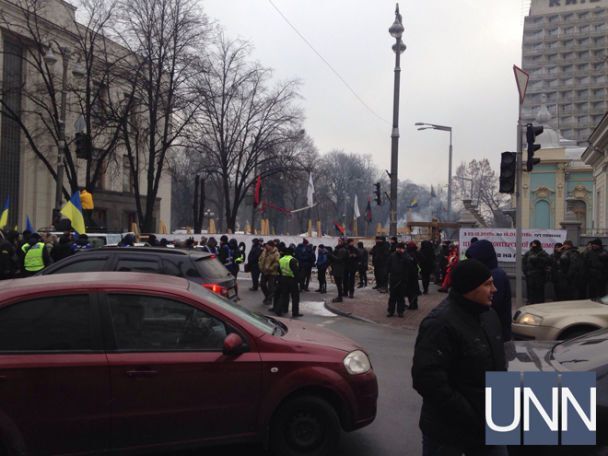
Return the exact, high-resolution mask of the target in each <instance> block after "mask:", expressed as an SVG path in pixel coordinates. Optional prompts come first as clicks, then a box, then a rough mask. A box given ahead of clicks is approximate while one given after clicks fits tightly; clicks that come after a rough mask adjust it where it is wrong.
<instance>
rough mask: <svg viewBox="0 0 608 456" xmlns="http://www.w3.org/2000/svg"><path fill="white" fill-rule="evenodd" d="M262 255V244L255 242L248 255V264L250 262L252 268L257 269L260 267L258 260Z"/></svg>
mask: <svg viewBox="0 0 608 456" xmlns="http://www.w3.org/2000/svg"><path fill="white" fill-rule="evenodd" d="M261 255H262V247H261V246H260V244H253V245H252V246H251V250H250V251H249V255H248V256H247V264H249V268H250V269H252V270H255V269H257V268H258V261H259V260H260V256H261Z"/></svg>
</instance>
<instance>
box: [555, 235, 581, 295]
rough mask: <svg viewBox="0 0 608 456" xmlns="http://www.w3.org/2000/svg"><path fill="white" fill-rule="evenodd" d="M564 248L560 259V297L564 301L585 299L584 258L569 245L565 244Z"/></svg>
mask: <svg viewBox="0 0 608 456" xmlns="http://www.w3.org/2000/svg"><path fill="white" fill-rule="evenodd" d="M566 242H567V241H566ZM564 248H565V249H564V251H563V252H562V254H561V256H560V257H559V276H560V280H559V283H560V293H559V294H560V297H561V299H562V300H569V299H583V298H584V297H585V292H584V290H585V265H584V260H583V256H582V255H581V254H580V253H579V251H578V250H577V249H576V248H574V247H573V246H570V245H568V244H567V243H564Z"/></svg>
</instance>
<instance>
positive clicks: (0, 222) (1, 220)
mask: <svg viewBox="0 0 608 456" xmlns="http://www.w3.org/2000/svg"><path fill="white" fill-rule="evenodd" d="M8 202H9V199H8V196H7V197H6V201H5V202H4V208H3V209H2V213H0V228H4V227H5V226H6V225H8Z"/></svg>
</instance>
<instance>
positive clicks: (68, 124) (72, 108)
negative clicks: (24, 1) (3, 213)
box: [0, 0, 171, 231]
mask: <svg viewBox="0 0 608 456" xmlns="http://www.w3.org/2000/svg"><path fill="white" fill-rule="evenodd" d="M29 3H32V2H29ZM38 4H39V5H41V6H42V8H41V9H40V10H39V11H38V15H37V17H38V21H37V24H38V25H37V26H38V27H40V31H41V33H43V34H44V36H45V37H46V36H48V37H51V38H50V40H51V39H52V42H53V43H55V44H54V45H53V46H55V47H56V48H55V53H57V47H59V48H60V49H67V50H68V53H71V54H72V58H69V57H68V59H67V64H66V69H67V70H68V71H67V72H65V73H63V74H64V76H63V77H64V78H66V77H67V78H68V83H73V84H76V83H77V82H75V81H72V78H73V77H75V75H76V73H75V71H74V70H75V65H77V64H78V59H77V57H76V54H77V53H78V42H77V39H78V32H79V31H80V32H82V28H83V27H84V26H83V25H80V24H78V23H77V22H76V20H75V14H76V8H75V7H74V6H73V5H71V4H69V3H67V2H65V1H63V0H46V1H44V2H38ZM25 25H26V16H25V15H24V13H23V12H22V10H21V9H20V8H19V6H18V1H17V0H0V51H1V55H0V75H1V80H0V87H1V92H2V93H1V94H2V96H3V98H4V103H5V105H6V106H8V107H9V108H10V109H11V110H12V111H14V112H16V113H18V114H20V115H21V118H22V121H23V122H24V123H25V125H26V126H27V127H28V128H29V129H30V131H32V132H36V134H37V135H39V136H37V137H36V138H35V141H36V144H37V146H38V149H39V150H40V151H41V152H42V153H43V156H44V158H45V159H46V160H47V162H48V164H49V165H48V166H47V165H45V164H44V163H43V160H41V158H40V157H39V156H37V155H36V154H35V153H34V151H33V149H32V147H31V145H30V142H28V140H27V138H26V137H25V135H24V132H23V129H22V128H20V126H19V124H18V123H17V122H16V121H15V120H14V119H11V118H9V116H7V115H2V116H1V119H0V200H1V202H0V205H3V204H4V201H5V199H6V198H7V197H8V198H9V201H10V218H9V225H10V226H11V227H12V226H15V225H18V226H20V227H21V228H23V227H24V226H25V219H26V217H29V218H30V220H31V222H32V224H33V226H34V227H35V228H39V227H45V226H49V225H50V223H51V220H52V211H53V208H54V206H55V189H56V184H55V180H54V178H53V176H52V175H51V173H50V171H49V166H50V167H53V168H54V167H56V165H57V161H58V160H57V157H58V147H57V145H56V144H57V143H56V141H55V140H54V138H53V137H51V136H50V133H49V131H48V130H45V129H44V128H41V127H40V125H39V124H40V122H41V120H40V119H41V118H42V115H38V114H39V113H40V111H42V109H41V108H40V107H39V106H37V105H36V104H35V103H34V102H33V101H32V97H26V96H24V94H25V93H26V91H27V90H28V88H30V87H32V84H40V81H41V75H40V73H37V72H36V71H35V70H34V69H33V67H32V66H31V64H28V63H25V61H24V59H25V57H26V56H31V52H32V50H33V49H35V47H34V46H35V43H34V42H33V40H32V39H31V34H28V30H27V27H26V26H25ZM111 45H112V46H116V47H117V48H118V47H119V46H118V45H117V44H115V43H114V44H111ZM34 52H36V51H34ZM62 52H63V51H62ZM56 57H57V60H58V62H57V63H56V64H54V65H53V72H54V74H56V75H58V79H59V80H61V75H62V67H63V62H62V55H59V54H58V55H57V56H56ZM63 57H65V56H63ZM73 72H74V75H73V74H72V73H73ZM64 80H65V79H64ZM114 81H120V78H115V79H114ZM114 81H113V83H114V84H116V85H119V84H120V83H119V82H114ZM125 91H126V90H125V88H124V87H122V88H121V87H116V86H111V87H107V90H106V92H107V96H114V95H116V94H119V96H124V92H125ZM102 101H103V100H102ZM65 105H66V114H65V136H66V138H67V139H68V140H73V139H74V137H75V134H76V131H77V128H78V127H77V120H78V119H79V117H81V115H80V110H79V105H78V102H77V100H75V99H74V96H73V93H71V92H70V91H67V94H66V103H65ZM37 111H38V112H37ZM42 114H44V113H42ZM72 147H73V146H72ZM93 147H95V144H93ZM95 153H96V149H95V148H93V154H95ZM74 162H75V163H74V168H75V169H76V174H77V175H78V176H79V180H78V181H79V182H84V180H81V179H80V177H81V176H84V174H85V173H86V163H87V161H86V160H83V159H75V160H74ZM141 162H142V163H145V160H141ZM129 170H130V168H129V164H128V161H127V156H126V151H125V150H124V149H121V147H120V146H119V147H118V148H117V149H116V151H115V152H114V153H113V154H112V156H111V157H108V159H107V160H106V162H105V163H104V166H103V173H102V175H101V178H100V180H99V184H98V186H97V188H96V189H94V191H93V194H94V198H95V212H94V214H93V219H94V221H95V222H96V223H97V224H98V225H99V226H104V227H106V228H107V229H108V230H109V231H126V230H129V229H130V228H131V224H132V223H133V222H136V221H137V215H136V208H135V198H134V195H133V177H132V173H130V172H129ZM143 170H144V168H141V169H140V172H139V176H140V179H141V180H140V188H143V189H145V188H146V183H145V173H144V172H143ZM64 182H65V187H66V188H69V186H68V185H67V184H68V181H67V178H66V179H65V180H64ZM154 221H155V224H156V229H157V231H158V229H159V227H160V225H161V223H164V224H165V226H167V228H169V229H170V227H169V225H170V222H171V178H170V176H168V175H165V176H163V177H162V178H161V182H160V187H159V191H158V195H157V199H156V202H155V209H154Z"/></svg>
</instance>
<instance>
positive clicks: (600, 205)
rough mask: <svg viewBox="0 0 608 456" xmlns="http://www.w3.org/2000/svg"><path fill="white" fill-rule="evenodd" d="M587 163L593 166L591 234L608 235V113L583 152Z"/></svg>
mask: <svg viewBox="0 0 608 456" xmlns="http://www.w3.org/2000/svg"><path fill="white" fill-rule="evenodd" d="M582 158H583V160H584V161H585V163H586V164H587V165H589V166H591V167H592V168H593V194H594V195H595V198H594V204H593V221H594V223H593V225H592V226H591V230H587V231H588V232H590V234H594V235H595V234H597V235H601V236H606V235H608V178H607V172H608V114H606V115H605V116H604V117H603V118H602V120H601V121H600V122H599V124H598V125H597V127H596V128H595V130H593V133H592V134H591V136H590V137H589V146H588V147H587V149H586V150H585V152H584V153H583V157H582Z"/></svg>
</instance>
